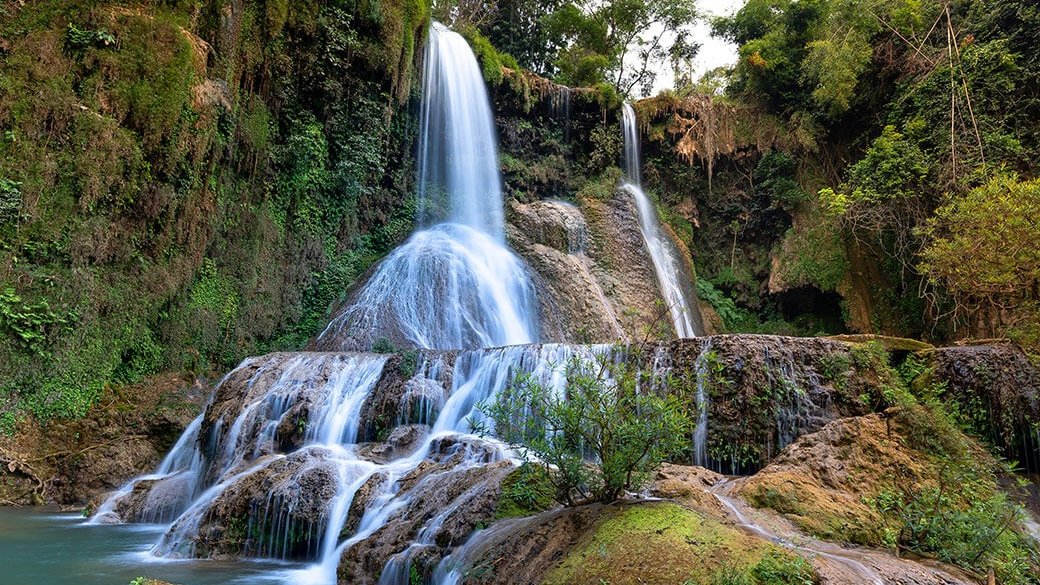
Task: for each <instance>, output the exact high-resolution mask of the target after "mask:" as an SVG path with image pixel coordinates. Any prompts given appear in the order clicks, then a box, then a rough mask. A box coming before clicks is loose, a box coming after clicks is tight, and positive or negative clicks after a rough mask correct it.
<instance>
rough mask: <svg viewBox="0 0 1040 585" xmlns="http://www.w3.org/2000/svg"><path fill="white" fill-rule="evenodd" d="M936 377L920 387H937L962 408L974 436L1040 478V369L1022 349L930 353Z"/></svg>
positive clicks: (982, 348) (928, 377)
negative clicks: (988, 443) (936, 385)
mask: <svg viewBox="0 0 1040 585" xmlns="http://www.w3.org/2000/svg"><path fill="white" fill-rule="evenodd" d="M925 355H926V357H927V360H928V362H929V363H930V364H931V367H932V371H931V372H929V373H927V374H930V375H925V376H922V377H921V379H919V380H918V381H917V382H916V384H917V385H918V386H920V387H925V386H928V385H933V384H938V385H939V386H938V388H935V389H936V390H937V391H938V392H939V395H940V396H942V397H943V398H944V399H946V400H949V401H951V404H956V405H957V409H958V410H959V411H960V415H961V416H962V417H963V418H964V420H965V422H966V423H967V424H968V425H970V427H971V428H972V430H973V431H974V433H975V434H976V435H977V436H979V437H982V438H984V439H985V440H987V441H988V442H990V443H991V444H992V445H993V446H994V447H995V448H996V449H997V451H998V452H999V453H1000V454H1001V455H1003V456H1004V457H1007V458H1009V459H1013V460H1015V461H1018V462H1019V463H1020V464H1021V465H1022V466H1023V468H1024V470H1025V471H1026V472H1027V473H1029V474H1034V475H1036V474H1040V367H1038V366H1037V363H1036V361H1035V360H1034V359H1032V358H1030V357H1029V356H1028V355H1026V353H1025V352H1024V351H1022V349H1021V348H1019V347H1016V346H1013V345H1007V344H993V345H969V346H962V347H944V348H939V349H937V350H935V351H934V352H928V353H926V354H925Z"/></svg>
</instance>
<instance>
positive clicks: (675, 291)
mask: <svg viewBox="0 0 1040 585" xmlns="http://www.w3.org/2000/svg"><path fill="white" fill-rule="evenodd" d="M621 127H622V132H623V135H624V139H625V182H624V184H623V185H622V188H623V189H624V190H625V191H627V192H628V193H629V194H631V195H632V197H633V199H635V202H636V209H637V210H638V211H639V229H640V231H641V232H642V234H643V241H644V242H646V248H647V251H648V252H650V258H651V259H652V260H653V264H654V272H655V273H656V274H657V283H658V285H659V286H660V288H661V296H662V297H663V298H664V302H665V304H667V305H668V313H669V316H670V317H671V321H672V326H673V327H674V328H675V334H676V335H677V336H679V337H680V338H684V337H696V336H698V335H701V334H703V331H702V328H701V326H700V324H699V322H698V318H697V316H698V315H699V314H700V313H699V312H695V311H697V309H696V307H697V297H696V293H695V292H694V289H693V283H692V282H690V281H689V278H686V277H685V273H686V271H685V270H683V268H682V255H681V253H680V252H679V250H678V248H677V247H676V245H675V244H674V243H673V242H672V241H671V239H669V237H668V235H667V234H666V233H665V231H664V228H663V227H662V225H661V221H660V219H659V218H658V217H657V210H656V209H655V208H654V204H653V202H651V201H650V198H649V197H647V195H646V193H644V192H643V171H642V162H641V159H640V153H639V127H638V122H637V120H636V112H635V110H634V109H633V108H632V105H631V104H627V103H626V104H625V106H624V111H623V116H622V121H621Z"/></svg>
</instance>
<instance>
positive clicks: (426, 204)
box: [92, 24, 591, 585]
mask: <svg viewBox="0 0 1040 585" xmlns="http://www.w3.org/2000/svg"><path fill="white" fill-rule="evenodd" d="M424 79H425V86H424V92H423V99H422V136H421V143H420V151H419V168H418V173H419V178H420V181H419V188H418V198H419V203H420V208H421V211H420V217H419V218H418V219H419V222H420V225H423V226H426V227H425V229H423V230H421V231H418V232H416V233H415V234H414V235H413V236H412V237H411V238H410V239H409V240H408V242H407V243H405V244H404V245H403V246H401V247H400V248H398V249H397V250H395V251H394V252H393V253H392V254H391V255H390V256H389V257H388V258H387V259H386V260H385V261H383V262H382V263H381V265H380V266H379V267H378V268H377V270H376V271H375V273H374V275H373V276H372V277H371V278H370V279H369V281H368V283H367V284H366V285H365V287H364V288H363V289H362V290H361V291H360V293H359V294H358V295H356V297H355V298H354V301H353V303H352V304H351V305H350V306H349V307H348V308H347V309H346V310H345V311H344V312H343V313H342V314H340V315H339V316H338V317H337V318H336V319H335V320H334V321H333V322H332V323H330V324H329V326H328V327H327V328H326V330H325V331H324V332H323V333H322V334H321V336H319V340H318V346H319V347H322V349H349V350H361V351H367V350H368V349H370V348H371V347H372V345H373V344H374V343H376V342H377V341H378V340H380V339H383V338H386V339H387V340H389V341H390V342H392V343H395V344H403V345H411V346H414V347H418V348H427V349H445V350H467V349H469V350H470V351H463V352H462V353H460V354H458V355H457V356H456V355H455V354H454V352H441V353H439V354H437V353H435V352H422V351H419V352H415V353H413V354H411V355H412V360H413V363H411V364H410V366H407V367H409V368H411V369H412V370H413V372H412V373H411V374H410V377H408V376H405V378H407V382H405V383H404V387H403V388H401V387H400V386H393V383H392V382H387V383H386V384H389V385H390V388H389V389H388V388H387V387H386V386H385V385H384V386H380V383H381V382H382V381H383V380H384V378H387V375H386V371H387V370H390V367H389V366H388V360H389V359H390V358H389V357H388V356H385V355H374V354H370V353H297V354H292V353H285V354H272V355H269V356H264V357H261V358H250V359H248V360H246V361H244V362H243V363H242V364H241V365H239V367H238V368H236V370H235V371H233V372H231V373H230V374H228V376H227V377H225V379H224V380H223V381H222V382H221V384H220V385H219V386H218V387H217V389H216V390H215V394H214V397H213V399H212V401H211V402H210V404H209V405H208V406H207V408H206V411H205V413H204V414H203V415H201V416H200V417H199V418H198V419H196V421H195V422H193V423H192V425H191V426H190V427H189V428H188V429H187V431H186V432H185V433H184V435H183V436H182V437H181V439H180V441H178V442H177V445H176V446H175V448H174V449H173V451H172V452H171V453H170V455H169V456H168V457H167V458H166V460H165V461H164V462H163V463H162V465H160V467H159V468H158V469H157V470H156V471H155V472H154V473H152V474H149V475H146V476H143V477H140V478H137V479H135V480H133V481H131V482H129V483H128V484H127V485H126V486H124V487H123V488H122V489H120V490H118V491H117V492H116V493H115V494H113V495H112V496H111V497H110V498H109V500H108V501H106V502H105V503H104V504H102V505H101V506H100V507H99V509H98V513H97V514H95V516H94V518H93V519H92V521H93V522H164V523H167V522H169V523H170V527H169V529H168V530H167V532H166V533H165V534H164V536H163V537H162V538H161V540H160V541H159V542H158V543H157V544H156V545H155V547H154V549H153V551H152V552H153V554H155V555H157V556H161V557H167V558H181V557H199V556H202V557H209V556H223V555H231V556H247V557H261V558H276V559H286V560H309V561H312V562H314V564H313V565H311V566H310V567H309V568H306V569H303V570H292V571H289V573H288V574H287V575H286V576H285V577H286V581H287V582H290V583H293V584H294V585H299V584H306V583H316V584H323V585H327V584H331V583H335V582H336V580H337V575H336V572H337V566H338V565H339V564H340V561H341V558H343V556H344V555H345V554H351V553H350V552H349V551H353V550H357V549H356V548H355V547H363V546H367V543H368V542H370V541H371V540H373V539H377V540H378V539H379V538H383V536H381V535H383V534H384V533H385V532H387V531H389V532H390V533H393V531H394V530H405V529H407V530H411V528H407V527H408V526H413V524H409V523H414V522H419V523H420V524H419V527H420V530H419V531H418V532H417V533H415V534H414V535H413V536H412V537H411V538H412V541H413V544H412V545H411V546H409V547H408V548H407V549H406V550H404V551H401V552H400V553H398V554H396V555H395V556H394V557H393V558H392V559H391V561H390V563H389V564H388V566H387V567H386V571H385V572H382V573H381V574H383V575H384V578H383V580H382V581H381V582H387V583H394V582H398V581H400V582H401V583H407V582H408V577H409V572H408V571H409V566H410V563H411V555H412V554H417V553H418V552H421V551H420V549H422V548H423V547H426V548H428V547H429V546H431V545H432V543H433V542H434V540H435V539H436V538H440V533H441V532H442V531H443V530H444V526H445V525H446V524H450V523H452V522H454V525H456V526H462V527H465V524H464V522H465V521H467V520H465V519H466V518H469V517H470V516H471V513H470V511H468V510H467V509H465V508H464V506H465V505H467V503H468V502H469V501H470V500H472V499H473V498H474V497H475V495H476V494H478V493H481V492H482V491H485V490H484V487H485V486H483V484H480V483H479V482H478V483H474V484H472V485H470V487H469V488H468V489H467V490H466V491H465V492H464V493H462V494H456V495H448V494H451V493H452V492H451V490H452V489H454V487H457V486H458V485H460V484H461V483H464V482H466V481H471V482H472V481H473V477H474V476H476V477H484V478H486V479H482V480H481V481H485V482H487V481H491V480H492V479H496V478H497V479H498V480H499V481H500V480H501V477H502V476H501V474H502V473H505V472H507V471H508V469H511V465H510V464H508V463H506V462H505V461H504V459H505V457H506V451H505V450H504V447H503V446H502V445H500V444H499V443H497V442H494V441H487V440H484V439H482V438H480V437H477V436H474V435H471V434H470V432H471V430H472V428H471V425H472V424H474V421H475V420H477V419H480V418H481V416H482V415H481V414H480V410H479V408H478V404H479V402H480V401H481V400H485V399H488V398H491V397H493V396H494V395H495V394H496V393H498V392H499V391H501V390H502V389H503V388H504V387H506V385H507V384H509V383H510V382H511V380H513V379H514V377H515V376H516V375H517V374H518V373H519V372H532V373H533V375H535V376H536V377H538V378H539V379H541V380H542V381H543V382H544V383H545V384H547V385H550V386H552V387H555V388H559V389H560V390H561V391H562V384H563V381H564V376H563V369H564V368H565V367H566V364H567V361H568V359H569V358H570V356H572V355H574V354H576V353H578V354H583V353H587V352H589V351H591V350H589V349H587V348H576V349H571V348H568V347H566V346H536V345H523V346H520V345H521V344H530V343H531V342H534V341H536V340H537V335H538V334H537V320H536V319H537V303H536V299H535V295H534V287H533V285H532V283H531V281H530V278H529V275H528V273H527V270H526V268H525V267H524V265H523V264H522V262H521V261H520V260H519V259H518V258H517V257H516V256H515V255H514V254H513V253H512V252H511V251H509V250H508V249H507V248H506V247H505V243H504V240H505V237H504V220H503V211H502V206H503V201H502V187H501V179H500V177H499V174H498V168H497V165H498V163H497V146H496V139H495V132H494V119H493V117H492V113H491V109H490V102H489V99H488V95H487V90H486V88H485V87H484V82H483V78H482V77H481V74H480V69H479V68H478V66H477V62H476V59H475V57H474V56H473V53H472V51H471V50H470V48H469V46H468V45H467V44H466V42H465V41H464V40H463V39H462V37H460V36H459V35H458V34H456V33H454V32H451V31H449V30H448V29H446V28H444V27H443V26H441V25H439V24H434V25H433V26H432V28H431V31H430V38H429V43H428V45H427V47H426V55H425V76H424ZM501 346H514V347H501ZM515 346H520V347H515ZM496 347H497V348H499V349H480V348H496ZM590 357H591V354H590ZM449 362H450V363H449ZM405 367H406V366H405V365H403V364H400V363H398V364H396V365H395V366H394V370H393V371H394V376H398V375H400V372H401V370H402V369H403V368H405ZM394 376H390V377H391V378H392V377H394ZM394 388H397V389H398V390H400V391H401V394H400V396H398V397H397V398H396V399H397V400H399V402H400V405H399V406H398V407H397V411H396V412H395V413H394V414H392V416H391V417H390V419H389V421H385V420H384V419H383V418H379V417H373V415H372V414H371V413H372V411H373V409H375V408H378V405H377V404H376V403H377V402H378V401H380V400H384V404H385V400H391V399H393V398H390V399H388V398H387V396H388V394H387V393H388V392H390V396H393V394H392V392H393V391H394ZM380 416H383V415H380ZM373 421H377V422H378V421H384V422H380V423H379V424H382V425H384V430H385V426H386V425H389V426H390V427H391V428H392V432H391V433H390V435H389V436H378V435H376V436H371V433H370V432H369V431H370V427H371V426H372V425H373V424H375V423H374V422H373ZM390 423H392V424H390ZM483 468H486V469H487V471H484V470H483ZM481 473H484V474H485V475H480V474H481ZM496 473H497V474H499V475H498V476H495V475H494V474H496ZM467 474H468V475H467ZM437 497H442V498H447V499H446V501H445V502H443V504H444V505H443V506H442V507H441V509H439V510H438V511H437V512H436V513H435V514H432V517H431V515H430V514H431V513H430V512H429V511H428V510H427V509H426V508H423V506H430V505H431V504H430V503H429V501H430V499H431V498H437ZM415 516H417V518H416V517H415ZM459 518H463V520H460V519H459ZM460 523H461V524H460ZM402 526H404V527H406V528H402ZM455 530H464V534H466V535H468V534H469V531H471V530H472V527H469V528H456V529H455ZM361 543H366V545H362V544H361ZM229 547H231V549H230V550H229ZM360 554H363V553H360ZM395 571H396V572H395ZM401 571H404V573H403V576H404V577H403V581H401V580H400V579H398V581H395V580H394V579H395V577H394V575H401V574H402V573H401ZM375 572H376V573H377V574H380V572H379V571H375Z"/></svg>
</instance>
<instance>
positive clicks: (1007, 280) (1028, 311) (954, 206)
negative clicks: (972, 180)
mask: <svg viewBox="0 0 1040 585" xmlns="http://www.w3.org/2000/svg"><path fill="white" fill-rule="evenodd" d="M1037 217H1040V180H1033V181H1019V180H1018V179H1017V177H1015V176H1013V175H1011V176H1004V177H998V178H995V179H993V180H991V181H990V182H988V183H987V184H985V185H984V186H982V187H978V188H976V189H973V190H971V191H969V192H968V193H967V194H966V195H963V196H959V197H958V196H955V197H953V198H952V200H951V201H950V202H949V203H948V204H947V205H944V206H942V207H940V208H939V209H938V210H937V211H936V213H935V216H934V217H932V218H931V219H929V220H928V223H927V225H926V227H925V228H924V230H923V234H924V235H925V237H926V238H927V240H928V244H927V246H926V247H925V249H924V251H923V253H922V254H921V257H922V262H921V263H920V265H919V269H920V270H921V272H922V273H924V274H926V275H927V276H928V278H929V279H930V281H931V282H932V283H933V284H936V285H940V286H942V287H943V288H944V289H945V290H947V291H949V293H950V294H951V295H952V296H953V297H954V298H955V299H956V301H957V303H958V305H959V307H960V308H962V309H965V310H978V309H984V310H987V309H988V310H990V311H992V312H993V313H994V314H997V313H999V312H1004V311H1008V312H1011V313H1013V314H1014V317H1013V319H1014V320H1013V321H1012V322H1010V323H1006V324H1005V327H1008V328H1009V329H1010V331H1011V332H1012V333H1024V332H1027V331H1028V326H1029V325H1030V324H1035V323H1036V322H1037V321H1038V319H1040V298H1038V297H1037V283H1038V282H1040V246H1038V245H1037V242H1040V223H1037V221H1036V218H1037ZM997 333H1000V332H997ZM1034 341H1036V340H1034Z"/></svg>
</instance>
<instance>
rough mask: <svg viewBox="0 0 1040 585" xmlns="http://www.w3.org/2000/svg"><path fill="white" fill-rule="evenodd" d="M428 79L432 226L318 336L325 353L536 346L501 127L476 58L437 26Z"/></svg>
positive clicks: (423, 192) (428, 213)
mask: <svg viewBox="0 0 1040 585" xmlns="http://www.w3.org/2000/svg"><path fill="white" fill-rule="evenodd" d="M423 78H424V82H425V85H424V87H423V99H422V121H421V129H422V132H421V136H420V145H419V192H418V200H419V207H420V212H419V218H418V219H419V221H420V224H422V225H432V227H429V228H428V229H425V230H423V231H419V232H417V233H416V234H414V235H413V236H412V237H411V239H409V240H408V242H407V243H405V244H404V245H403V246H401V247H400V248H398V249H397V250H395V251H394V252H393V253H392V254H391V255H390V257H389V258H388V259H387V260H386V261H384V262H383V263H382V264H381V265H380V266H379V269H378V270H377V272H376V273H375V275H374V276H373V277H372V278H371V279H370V280H369V282H368V283H367V284H366V285H365V288H364V289H363V290H362V292H361V293H360V294H359V295H358V296H357V298H356V299H355V301H354V302H353V303H352V304H351V306H350V307H348V308H347V309H346V310H345V311H344V312H343V313H342V314H340V315H339V316H338V317H337V318H336V319H335V320H333V321H332V322H331V323H330V324H329V325H328V327H327V328H326V329H325V331H323V332H322V334H321V335H320V336H319V339H318V345H319V346H320V347H321V348H322V349H347V350H368V349H370V348H371V347H372V346H373V344H374V343H376V342H377V341H378V340H380V339H383V338H385V339H386V340H388V341H390V342H392V343H393V344H394V345H398V346H401V345H405V346H414V347H423V348H432V349H471V348H478V347H496V346H503V345H517V344H523V343H533V342H535V341H537V338H538V323H537V318H538V307H537V299H536V298H535V292H534V285H533V284H532V282H531V278H530V275H529V274H528V271H527V269H526V268H525V266H524V265H523V263H522V262H521V261H520V259H519V258H517V257H516V255H514V254H513V253H512V252H511V251H509V249H508V248H506V247H505V228H504V220H503V210H502V206H503V203H502V181H501V177H500V176H499V172H498V147H497V142H496V139H495V122H494V116H493V115H492V112H491V104H490V100H489V99H488V94H487V89H486V87H485V86H484V78H483V77H482V75H481V73H480V68H479V66H478V65H477V60H476V58H475V57H474V55H473V51H472V50H471V49H470V47H469V45H468V44H467V43H466V41H465V40H464V39H463V38H462V37H461V36H460V35H458V34H457V33H454V32H452V31H450V30H448V29H447V28H445V27H443V26H442V25H440V24H437V23H434V24H433V26H432V27H431V29H430V39H429V43H428V44H427V46H426V68H425V72H424V76H423ZM438 221H439V222H443V223H436V222H438Z"/></svg>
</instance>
